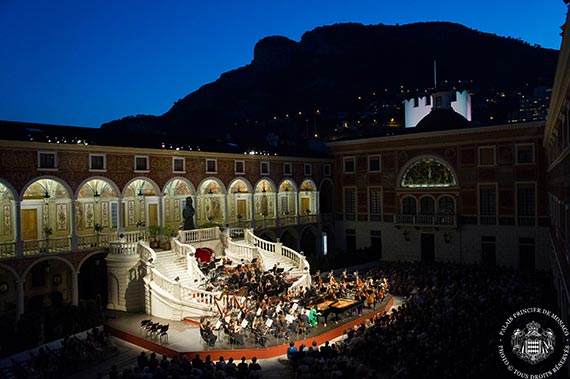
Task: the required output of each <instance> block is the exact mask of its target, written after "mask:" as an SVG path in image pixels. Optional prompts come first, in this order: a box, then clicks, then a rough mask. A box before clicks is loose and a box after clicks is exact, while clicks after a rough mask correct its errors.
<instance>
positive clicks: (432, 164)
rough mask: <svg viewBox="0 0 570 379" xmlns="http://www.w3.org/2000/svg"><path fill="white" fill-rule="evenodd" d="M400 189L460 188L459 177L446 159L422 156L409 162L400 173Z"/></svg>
mask: <svg viewBox="0 0 570 379" xmlns="http://www.w3.org/2000/svg"><path fill="white" fill-rule="evenodd" d="M397 183H398V184H397V185H398V187H400V188H448V187H457V186H459V181H458V176H457V173H456V172H455V170H453V168H452V166H451V165H450V164H449V163H448V162H447V161H446V160H444V159H442V158H440V157H436V156H433V155H421V156H418V157H415V158H414V159H412V160H410V161H408V163H407V164H406V165H404V166H403V167H402V169H401V170H400V172H399V173H398V182H397Z"/></svg>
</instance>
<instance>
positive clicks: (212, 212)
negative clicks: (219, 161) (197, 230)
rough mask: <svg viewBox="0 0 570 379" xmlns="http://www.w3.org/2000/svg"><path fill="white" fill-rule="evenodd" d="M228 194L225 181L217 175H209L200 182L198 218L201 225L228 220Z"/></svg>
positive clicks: (197, 206)
mask: <svg viewBox="0 0 570 379" xmlns="http://www.w3.org/2000/svg"><path fill="white" fill-rule="evenodd" d="M226 194H227V190H226V187H225V185H224V183H222V181H221V180H220V179H218V178H216V177H208V178H205V179H203V180H202V181H201V182H200V184H199V185H198V192H197V195H196V197H197V199H196V200H197V204H196V220H197V222H198V224H199V225H204V224H206V223H211V222H213V223H223V222H224V221H225V220H226V213H227V210H226Z"/></svg>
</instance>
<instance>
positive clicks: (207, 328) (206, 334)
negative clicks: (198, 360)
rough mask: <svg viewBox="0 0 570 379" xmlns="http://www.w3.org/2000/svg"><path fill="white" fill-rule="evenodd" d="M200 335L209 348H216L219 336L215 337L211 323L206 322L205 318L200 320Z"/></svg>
mask: <svg viewBox="0 0 570 379" xmlns="http://www.w3.org/2000/svg"><path fill="white" fill-rule="evenodd" d="M200 335H201V336H202V339H204V341H206V343H207V344H208V346H214V344H215V343H216V340H217V339H218V336H216V335H214V332H213V331H212V325H211V324H210V321H207V322H204V318H202V319H201V320H200Z"/></svg>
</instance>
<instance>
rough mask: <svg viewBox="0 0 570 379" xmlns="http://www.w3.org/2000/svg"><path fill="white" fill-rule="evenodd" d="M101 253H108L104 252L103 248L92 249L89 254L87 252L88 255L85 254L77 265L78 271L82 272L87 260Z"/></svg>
mask: <svg viewBox="0 0 570 379" xmlns="http://www.w3.org/2000/svg"><path fill="white" fill-rule="evenodd" d="M100 254H106V253H104V252H102V251H101V250H99V251H92V252H90V253H89V254H87V255H86V256H84V257H83V258H82V259H81V261H80V262H79V264H78V265H77V273H79V272H81V266H83V264H84V263H85V262H87V260H88V259H89V258H91V257H93V256H95V255H100Z"/></svg>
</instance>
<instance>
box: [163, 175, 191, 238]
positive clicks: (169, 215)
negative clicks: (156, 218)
mask: <svg viewBox="0 0 570 379" xmlns="http://www.w3.org/2000/svg"><path fill="white" fill-rule="evenodd" d="M188 197H190V198H191V199H192V206H193V207H194V205H195V204H196V188H194V185H193V184H192V182H191V181H190V180H188V179H186V178H184V177H181V176H176V177H174V178H171V179H170V180H169V181H168V182H166V184H165V185H164V188H163V189H162V209H163V218H162V220H163V223H164V225H169V226H171V227H172V228H174V229H175V230H176V229H178V228H179V227H180V226H181V225H183V224H184V214H183V212H184V208H185V207H186V202H187V198H188ZM194 209H195V208H194ZM193 220H194V221H195V219H193Z"/></svg>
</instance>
